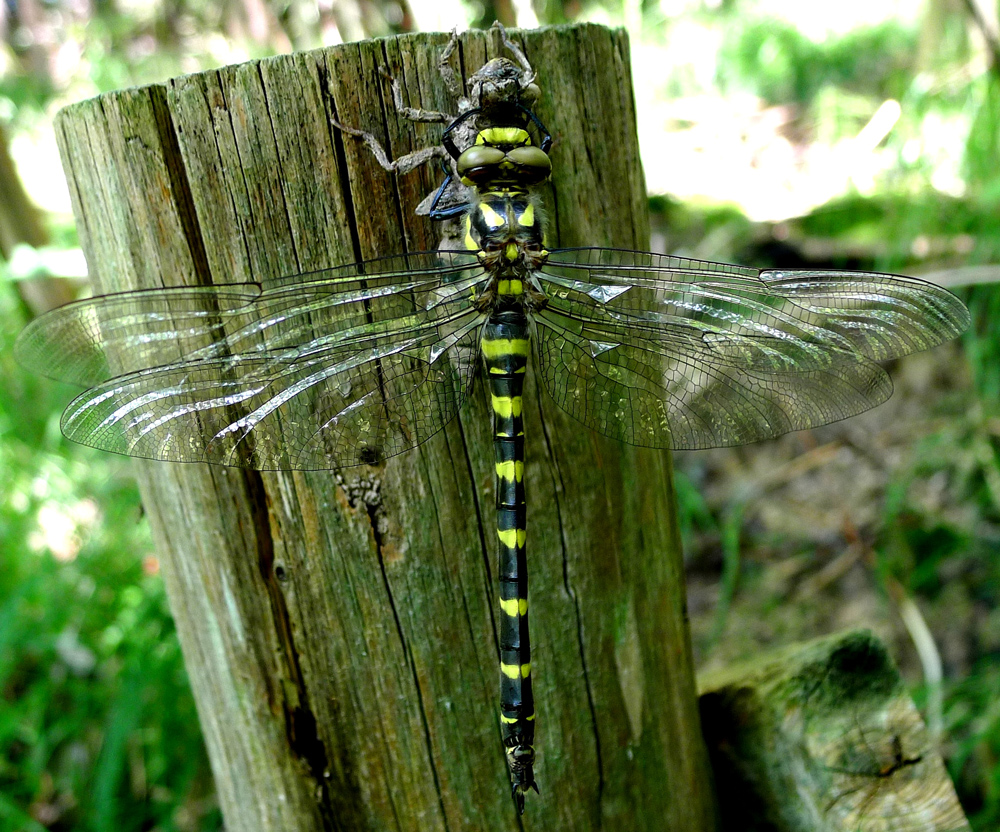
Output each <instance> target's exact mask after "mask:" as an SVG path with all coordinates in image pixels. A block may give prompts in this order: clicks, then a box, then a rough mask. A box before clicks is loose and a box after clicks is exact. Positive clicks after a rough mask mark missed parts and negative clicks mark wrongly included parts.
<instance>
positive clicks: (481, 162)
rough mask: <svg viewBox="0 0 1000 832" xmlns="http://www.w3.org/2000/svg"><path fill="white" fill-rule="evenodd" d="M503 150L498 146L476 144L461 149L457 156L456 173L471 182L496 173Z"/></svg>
mask: <svg viewBox="0 0 1000 832" xmlns="http://www.w3.org/2000/svg"><path fill="white" fill-rule="evenodd" d="M504 155H505V154H504V152H503V151H502V150H501V149H500V148H498V147H490V146H489V145H482V144H477V145H473V146H472V147H470V148H469V149H468V150H464V151H462V155H461V156H459V157H458V162H457V167H458V175H459V176H460V177H461V178H462V179H469V180H471V181H473V182H476V181H478V180H481V179H484V178H490V177H492V176H495V175H496V169H497V167H498V166H499V165H500V163H501V162H502V161H503V160H504Z"/></svg>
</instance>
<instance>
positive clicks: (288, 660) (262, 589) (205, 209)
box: [57, 25, 713, 832]
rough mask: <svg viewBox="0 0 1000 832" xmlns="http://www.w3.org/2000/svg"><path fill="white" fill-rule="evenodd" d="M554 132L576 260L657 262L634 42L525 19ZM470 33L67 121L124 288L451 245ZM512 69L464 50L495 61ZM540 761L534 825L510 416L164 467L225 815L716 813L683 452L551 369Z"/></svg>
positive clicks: (192, 653)
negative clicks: (508, 571)
mask: <svg viewBox="0 0 1000 832" xmlns="http://www.w3.org/2000/svg"><path fill="white" fill-rule="evenodd" d="M514 36H515V38H516V39H517V40H518V41H519V42H520V43H522V44H523V46H524V48H525V51H526V52H527V55H528V57H529V59H530V60H531V61H532V63H533V64H534V66H535V68H536V69H537V71H538V74H539V82H540V85H541V87H542V90H543V99H542V103H541V104H540V106H539V108H538V115H539V116H540V118H541V119H542V120H543V121H544V122H545V123H546V125H547V126H548V127H549V129H550V130H551V131H552V134H553V136H554V138H555V145H554V150H553V154H552V157H553V162H554V165H555V174H554V176H553V180H552V185H551V188H550V190H549V193H548V211H549V215H550V217H551V223H552V229H553V236H554V239H553V240H552V241H551V242H553V243H556V242H559V243H561V244H563V245H579V244H590V245H601V244H603V245H607V244H611V245H617V246H621V247H638V248H642V247H645V246H646V244H647V242H648V227H647V218H646V210H645V193H644V183H643V177H642V171H641V168H640V165H639V160H638V151H637V144H636V134H635V113H634V104H633V98H632V92H631V86H630V68H629V53H628V43H627V39H626V37H625V35H624V33H623V32H622V31H620V30H618V31H611V30H608V29H605V28H602V27H598V26H592V25H579V26H567V27H554V28H548V29H542V30H539V31H533V32H516V33H515V34H514ZM446 40H447V36H446V35H415V36H403V37H399V38H392V39H386V40H375V41H365V42H362V43H353V44H346V45H343V46H338V47H334V48H330V49H325V50H320V51H315V52H308V53H302V54H295V55H288V56H282V57H278V58H272V59H267V60H262V61H254V62H251V63H247V64H241V65H239V66H232V67H226V68H223V69H220V70H214V71H209V72H204V73H199V74H197V75H191V76H186V77H183V78H178V79H175V80H173V81H171V82H169V83H167V84H165V85H162V86H153V87H145V88H141V89H135V90H124V91H121V92H115V93H111V94H108V95H105V96H102V97H100V98H97V99H93V100H91V101H85V102H82V103H80V104H77V105H74V106H72V107H69V108H67V109H66V110H64V111H63V112H62V113H61V114H60V117H59V119H58V123H57V129H58V133H59V142H60V148H61V152H62V155H63V161H64V166H65V168H66V171H67V175H68V177H69V179H70V187H71V191H72V195H73V201H74V210H75V212H76V216H77V221H78V225H79V230H80V237H81V240H82V245H83V247H84V250H85V252H86V254H87V258H88V262H89V264H90V268H91V270H92V274H93V276H94V281H95V284H96V287H97V289H98V290H99V291H101V292H109V291H114V290H120V289H127V288H138V287H147V286H160V285H177V284H183V283H208V282H211V283H228V282H240V281H246V280H256V281H260V280H265V279H268V278H273V277H279V276H282V275H287V274H293V273H297V272H302V271H310V270H315V269H322V268H327V267H331V266H334V265H339V264H343V263H350V262H353V261H354V260H356V259H358V258H365V257H373V256H381V255H387V254H394V253H399V252H404V251H414V250H425V249H432V248H434V247H435V245H436V237H435V227H434V226H433V224H431V223H430V222H429V221H428V220H426V218H421V217H417V216H416V215H415V214H414V213H413V208H414V207H415V206H416V204H417V203H418V202H419V201H420V200H421V199H422V198H423V197H424V196H425V195H426V194H427V193H428V192H429V191H430V190H431V189H432V188H434V187H435V186H436V184H437V182H438V181H439V176H440V174H439V172H437V171H434V170H426V171H418V172H414V173H412V174H409V175H407V176H405V177H400V178H396V177H393V176H391V175H389V174H386V173H385V172H384V171H382V170H381V169H380V168H379V167H378V166H377V165H376V164H375V163H374V160H373V159H372V157H371V155H370V154H369V153H368V151H367V150H366V149H365V148H364V147H363V146H362V145H361V143H360V142H357V141H355V140H353V139H351V138H350V137H345V136H344V135H342V134H341V133H340V132H339V131H337V130H336V129H335V128H333V127H332V125H331V118H333V117H336V118H337V119H339V120H340V121H342V122H343V123H345V124H350V125H352V126H355V127H362V128H364V129H366V130H370V131H372V132H374V133H375V134H376V135H378V136H379V137H380V139H381V140H382V141H384V142H385V145H386V147H387V149H388V151H389V153H390V155H391V156H393V157H398V156H399V155H401V154H403V153H406V152H408V151H410V150H413V149H416V148H418V147H421V146H425V145H426V144H427V143H429V142H436V141H438V137H439V136H440V131H441V128H440V127H439V126H434V125H413V124H411V123H409V122H407V121H405V120H403V119H401V118H399V117H398V116H397V115H396V113H395V112H394V109H393V107H392V103H391V97H390V94H389V90H388V88H387V85H386V84H385V83H384V81H383V80H382V79H381V78H380V77H379V75H378V72H377V69H378V68H379V67H382V66H384V67H387V68H388V69H389V70H390V71H391V72H392V73H394V74H396V75H397V77H399V78H400V79H401V81H402V82H403V85H404V89H405V95H406V98H407V100H408V102H409V103H410V104H411V105H414V106H425V107H429V108H434V109H444V110H450V109H452V107H453V102H449V101H448V100H447V97H446V96H445V93H444V87H443V85H442V84H441V81H440V78H439V77H438V75H437V68H436V62H437V55H438V51H439V50H440V48H441V47H442V46H443V45H444V43H445V42H446ZM501 54H502V47H501V44H500V42H499V38H498V37H497V35H496V33H483V32H470V33H467V34H465V35H463V36H462V44H461V50H460V55H459V56H458V59H459V60H461V61H462V62H463V63H462V64H461V65H460V69H461V71H462V73H463V74H468V73H470V72H472V71H474V70H475V69H477V68H478V67H479V66H480V65H481V63H482V62H483V61H484V60H485V59H486V58H487V57H495V56H499V55H501ZM526 392H527V396H528V397H530V399H526V401H530V402H531V404H530V405H528V406H527V414H526V424H527V428H526V429H527V433H528V436H527V445H528V449H527V463H528V473H527V489H528V500H529V507H528V553H529V554H528V558H529V568H530V570H531V592H532V628H533V665H534V668H535V673H536V674H537V675H536V676H535V698H536V708H537V712H538V734H537V737H538V754H539V762H538V765H537V768H536V773H537V776H538V778H539V783H540V785H541V792H542V793H541V795H540V796H537V797H536V796H534V795H532V796H531V798H530V799H529V804H528V809H527V813H526V814H525V816H524V817H523V819H518V818H517V817H516V815H515V811H514V807H513V804H512V802H511V800H510V797H509V782H508V779H507V774H506V770H505V766H504V761H503V755H502V753H501V749H500V742H499V724H498V715H497V689H498V670H497V625H496V609H495V598H496V594H497V590H496V587H495V586H494V578H495V571H496V567H495V563H494V560H495V552H494V545H493V539H494V532H493V528H494V522H495V519H494V516H493V505H494V484H493V461H492V445H491V441H490V423H489V415H488V409H487V405H486V399H485V396H484V393H483V391H482V388H481V387H477V390H476V393H475V394H474V396H473V400H472V401H470V402H469V403H468V404H467V406H466V408H465V409H464V410H463V412H462V414H461V416H460V418H459V419H457V420H455V421H454V422H453V423H452V424H450V425H448V427H447V428H446V429H445V430H444V431H442V432H441V433H440V434H439V435H438V436H436V437H434V438H433V439H432V440H431V441H429V442H427V443H426V444H425V445H424V446H422V447H420V448H419V449H417V450H415V451H412V452H410V453H407V454H404V455H402V456H400V457H397V458H394V459H391V460H389V461H388V462H387V463H385V464H384V465H381V466H378V467H372V468H365V469H345V470H343V471H331V472H312V473H302V472H296V473H256V472H247V471H241V470H234V469H222V468H210V467H208V466H203V465H170V464H160V463H137V465H136V470H137V473H138V476H139V479H140V485H141V488H142V492H143V497H144V501H145V504H146V507H147V510H148V512H149V516H150V519H151V522H152V525H153V529H154V533H155V536H156V540H157V544H158V547H159V552H160V554H161V556H162V559H163V563H164V570H163V571H164V576H165V580H166V583H167V589H168V593H169V596H170V600H171V605H172V608H173V611H174V615H175V618H176V620H177V628H178V631H179V633H180V637H181V642H182V645H183V648H184V654H185V660H186V663H187V666H188V670H189V673H190V677H191V682H192V686H193V689H194V693H195V698H196V701H197V703H198V709H199V714H200V717H201V722H202V725H203V728H204V731H205V737H206V741H207V743H208V749H209V754H210V757H211V760H212V765H213V770H214V772H215V778H216V784H217V788H218V792H219V799H220V801H221V804H222V807H223V811H224V814H225V818H226V825H227V828H230V829H234V830H240V832H255V831H256V830H282V832H288V831H289V830H312V829H322V830H332V829H344V830H352V832H357V831H358V830H369V829H370V830H409V829H420V830H422V831H423V832H426V831H427V830H439V829H440V830H453V832H458V830H462V832H465V831H466V830H490V831H491V832H492V830H497V829H501V828H515V827H516V828H521V829H527V830H531V829H546V830H572V832H581V830H590V829H603V828H619V829H627V830H630V832H631V831H632V830H664V829H670V830H673V832H686V831H687V830H690V832H704V830H708V829H711V828H712V827H713V808H712V803H711V793H710V786H709V782H710V780H709V777H708V763H707V756H706V752H705V749H704V746H703V743H702V739H701V735H700V730H699V722H698V713H697V708H696V700H695V687H694V682H693V674H692V667H691V653H690V647H689V643H688V632H687V625H686V620H685V613H684V588H683V582H682V571H681V560H680V553H679V542H678V536H677V528H676V517H675V512H674V503H673V491H672V482H671V469H670V460H669V455H668V454H667V453H665V452H663V453H660V452H649V451H637V450H634V449H628V448H623V447H621V446H619V445H617V444H616V443H613V442H611V441H608V440H604V439H602V438H600V437H597V436H595V435H594V434H592V433H591V432H589V431H588V430H586V429H584V428H582V427H581V426H579V425H578V424H577V423H575V422H573V421H572V420H571V419H570V418H569V417H567V416H566V415H565V414H563V413H561V412H560V411H558V410H557V409H556V408H555V407H554V405H553V404H552V402H551V401H549V400H547V399H546V398H545V396H544V394H539V393H538V392H537V391H536V388H535V385H534V384H533V383H532V380H531V378H530V377H529V379H528V390H527V391H526Z"/></svg>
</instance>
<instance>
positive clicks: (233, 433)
mask: <svg viewBox="0 0 1000 832" xmlns="http://www.w3.org/2000/svg"><path fill="white" fill-rule="evenodd" d="M484 280H486V276H485V274H484V273H483V272H482V270H481V269H480V268H479V267H478V264H477V263H476V261H475V258H470V257H469V256H467V255H461V254H455V255H451V254H446V255H439V254H437V253H428V254H424V255H408V256H406V257H403V258H389V259H386V260H382V261H368V262H365V263H361V264H356V265H355V266H351V267H345V268H343V269H333V270H327V271H325V272H317V273H313V274H308V275H299V276H295V277H293V278H286V279H282V280H280V281H274V282H272V283H270V284H265V285H264V286H263V287H260V286H256V285H253V284H250V285H241V286H237V287H235V289H234V288H233V287H206V288H203V289H193V290H192V289H161V290H152V291H146V292H130V293H123V294H119V295H110V296H106V297H99V298H93V299H91V300H88V301H84V302H81V303H78V304H71V305H70V306H68V307H64V308H63V309H59V310H55V312H53V313H50V314H49V315H47V316H43V317H42V318H40V319H38V321H36V322H35V323H34V324H33V325H32V326H31V327H29V329H27V330H26V331H25V333H23V335H22V337H21V339H20V340H19V342H18V345H17V354H18V358H19V359H20V360H21V361H22V362H23V363H25V364H27V365H28V366H30V367H34V368H36V369H38V370H40V371H46V370H47V371H49V374H51V375H56V376H57V377H61V378H68V379H70V380H74V381H82V382H83V383H85V384H89V385H91V387H90V389H88V390H87V391H86V392H85V393H83V394H82V395H81V396H79V397H78V398H77V399H76V400H75V401H74V402H72V403H71V404H70V406H69V407H68V408H67V409H66V411H65V413H64V414H63V422H62V424H63V430H64V432H65V433H66V435H67V436H68V437H69V438H70V439H73V440H75V441H78V442H82V443H84V444H88V445H92V446H95V447H98V448H102V449H104V450H109V451H114V452H117V453H123V454H127V455H129V456H137V457H145V458H151V459H161V460H171V461H179V462H188V461H202V462H213V463H218V464H223V465H235V466H240V467H248V468H256V469H265V470H268V469H321V468H332V467H343V466H350V465H358V464H362V463H372V462H375V461H377V460H380V459H383V458H385V457H388V456H392V455H394V454H397V453H401V452H402V451H404V450H407V449H409V448H412V447H414V446H416V445H418V444H420V443H421V442H423V441H425V440H426V439H427V438H428V437H430V436H431V435H433V434H434V433H435V432H437V431H438V430H440V429H441V428H442V427H443V426H444V425H445V424H446V423H447V422H448V421H449V420H450V419H451V418H452V417H453V416H454V415H455V414H456V413H457V412H458V409H459V408H460V407H461V404H462V402H463V401H464V399H465V398H466V396H467V393H468V389H469V386H470V384H471V381H472V379H473V378H474V375H475V369H476V366H477V364H476V358H477V355H478V336H479V328H480V325H481V322H482V317H483V316H482V314H481V313H480V312H478V311H477V310H475V309H474V308H473V307H472V305H471V297H472V291H473V290H474V289H476V288H477V287H478V286H479V285H480V284H481V283H482V282H483V281H484ZM53 370H58V372H52V371H53Z"/></svg>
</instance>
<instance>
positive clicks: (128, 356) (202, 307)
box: [14, 252, 485, 385]
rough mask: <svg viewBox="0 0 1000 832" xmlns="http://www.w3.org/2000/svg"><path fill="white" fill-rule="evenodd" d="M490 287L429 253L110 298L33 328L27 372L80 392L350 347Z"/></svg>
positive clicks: (469, 269)
mask: <svg viewBox="0 0 1000 832" xmlns="http://www.w3.org/2000/svg"><path fill="white" fill-rule="evenodd" d="M484 279H485V275H484V274H483V273H482V271H481V270H480V269H478V264H477V263H476V261H475V258H474V257H472V256H471V255H468V254H465V253H462V252H454V253H439V252H421V253H417V254H409V255H403V256H398V257H386V258H382V259H378V260H369V261H366V262H364V263H354V264H351V265H349V266H344V267H341V268H336V269H327V270H324V271H317V272H310V273H304V274H299V275H293V276H291V277H285V278H281V279H279V280H274V281H271V282H269V283H266V284H264V285H263V286H261V285H260V284H257V283H238V284H230V285H225V286H202V287H176V288H167V289H150V290H144V291H134V292H122V293H119V294H112V295H102V296H99V297H95V298H90V299H88V300H82V301H78V302H76V303H70V304H67V305H66V306H63V307H60V308H59V309H55V310H53V311H52V312H49V313H48V314H46V315H43V316H42V317H40V318H38V319H36V320H34V321H32V323H30V324H29V325H28V326H27V327H26V328H25V330H24V331H23V332H22V333H21V334H20V335H19V336H18V339H17V342H16V343H15V345H14V352H15V356H16V358H17V360H18V362H19V363H21V364H22V365H23V366H25V367H27V368H28V369H30V370H33V371H35V372H38V373H41V374H42V375H46V376H48V377H50V378H55V379H57V380H59V381H66V382H70V383H73V384H80V385H91V384H97V383H99V382H102V381H106V380H108V379H110V378H113V377H115V376H117V375H123V374H127V373H132V372H138V371H139V370H146V369H152V368H154V367H162V366H165V365H168V364H171V363H174V362H177V361H193V360H198V359H208V358H213V357H221V356H228V355H237V354H241V353H252V352H254V351H258V350H264V351H267V350H273V349H280V348H283V347H290V346H298V345H303V344H309V343H313V342H315V341H317V339H321V338H323V337H324V336H325V337H326V339H327V341H329V340H337V339H344V338H349V337H350V336H351V335H352V334H356V333H357V332H358V331H361V332H364V331H365V327H366V326H369V325H371V324H377V323H378V322H380V321H385V320H387V319H388V320H391V319H394V318H398V317H400V316H405V315H407V314H410V313H415V312H419V311H420V310H424V311H425V312H427V313H428V315H429V316H430V318H433V315H434V314H435V310H436V311H437V312H439V313H440V314H444V315H447V314H450V312H451V311H452V308H453V307H451V306H449V304H452V303H456V302H457V303H463V302H465V301H466V300H467V299H468V297H469V294H470V292H471V289H472V288H473V287H475V286H476V285H477V284H478V283H480V282H482V281H483V280H484Z"/></svg>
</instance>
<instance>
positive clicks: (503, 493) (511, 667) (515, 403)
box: [482, 309, 538, 811]
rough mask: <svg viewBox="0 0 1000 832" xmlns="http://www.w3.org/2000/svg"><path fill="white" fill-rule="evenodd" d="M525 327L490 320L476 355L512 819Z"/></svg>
mask: <svg viewBox="0 0 1000 832" xmlns="http://www.w3.org/2000/svg"><path fill="white" fill-rule="evenodd" d="M528 339H529V336H528V319H527V317H526V315H525V314H524V312H523V311H521V310H513V309H507V310H504V311H497V312H494V313H493V314H492V315H491V316H490V318H489V320H488V321H487V324H486V327H485V329H484V331H483V338H482V351H483V357H484V359H485V362H486V372H487V377H488V379H489V387H490V398H491V401H492V405H493V446H494V451H495V459H496V492H497V538H498V563H499V569H498V571H499V575H500V723H501V729H502V734H503V745H504V750H505V753H506V757H507V767H508V768H509V770H510V775H511V788H512V790H513V794H514V799H515V801H516V802H517V807H518V811H523V810H524V792H525V790H527V789H530V788H534V789H535V790H536V791H537V790H538V789H537V786H535V777H534V771H533V766H534V761H535V749H534V746H533V743H534V736H535V721H534V720H535V708H534V700H533V698H532V695H531V646H530V642H529V638H528V569H527V560H526V557H525V502H524V419H523V402H522V395H523V390H524V374H525V370H526V369H527V366H528V345H529V340H528Z"/></svg>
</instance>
